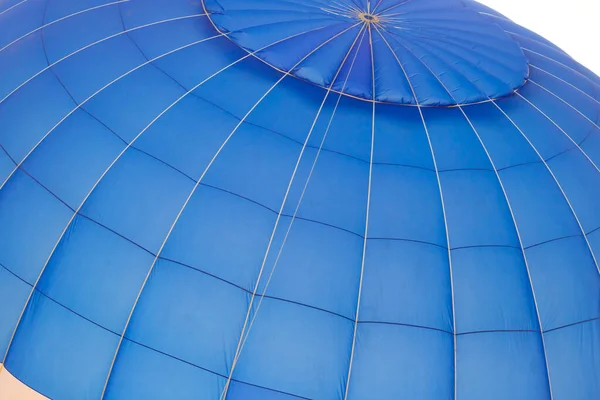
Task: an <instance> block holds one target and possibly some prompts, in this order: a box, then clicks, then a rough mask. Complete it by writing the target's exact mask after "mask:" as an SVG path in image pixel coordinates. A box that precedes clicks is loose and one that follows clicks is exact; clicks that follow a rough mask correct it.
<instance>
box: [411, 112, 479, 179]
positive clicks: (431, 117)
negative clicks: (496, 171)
mask: <svg viewBox="0 0 600 400" xmlns="http://www.w3.org/2000/svg"><path fill="white" fill-rule="evenodd" d="M423 116H424V118H425V123H426V124H427V131H428V132H429V137H430V138H431V144H432V146H433V152H434V153H435V159H436V162H437V167H438V169H439V170H440V171H444V170H454V169H491V166H490V161H489V159H488V157H487V155H486V154H485V151H484V150H483V148H482V147H481V143H480V142H479V140H478V139H477V136H476V135H475V133H474V132H473V128H471V126H470V125H469V122H468V121H467V119H466V118H465V117H464V115H463V113H462V112H461V111H460V109H458V108H450V109H446V108H424V109H423Z"/></svg>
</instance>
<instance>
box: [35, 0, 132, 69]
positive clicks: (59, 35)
mask: <svg viewBox="0 0 600 400" xmlns="http://www.w3.org/2000/svg"><path fill="white" fill-rule="evenodd" d="M50 3H52V2H50ZM106 3H109V1H106ZM46 21H48V20H46ZM122 30H123V25H122V24H121V18H120V16H119V6H118V4H114V5H110V6H106V7H101V8H96V9H94V10H90V11H88V12H84V13H81V14H78V15H74V16H72V17H70V18H66V19H64V20H62V21H60V23H56V24H53V25H50V26H48V27H46V28H44V29H43V31H42V33H41V35H42V38H43V44H44V49H45V51H46V54H47V57H48V61H49V62H50V63H53V62H55V61H56V60H59V59H61V58H62V57H64V56H66V55H68V54H70V53H72V52H74V51H76V50H78V49H80V48H81V47H83V46H85V45H87V44H90V43H93V42H95V41H97V40H100V39H103V38H105V37H107V36H110V35H113V34H115V33H117V32H120V31H122Z"/></svg>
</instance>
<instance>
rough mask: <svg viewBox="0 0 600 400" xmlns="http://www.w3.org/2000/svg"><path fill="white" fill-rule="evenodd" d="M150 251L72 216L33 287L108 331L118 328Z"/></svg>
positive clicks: (149, 260)
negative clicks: (67, 227) (67, 228)
mask: <svg viewBox="0 0 600 400" xmlns="http://www.w3.org/2000/svg"><path fill="white" fill-rule="evenodd" d="M153 260H154V256H152V255H151V254H150V253H148V252H146V251H144V250H142V249H141V248H139V247H138V246H136V245H134V244H133V243H131V242H129V241H127V240H126V239H124V238H122V237H120V236H118V235H117V234H115V233H114V232H111V231H109V230H107V229H106V228H104V227H102V226H100V225H97V224H96V223H94V222H92V221H90V220H88V219H87V218H85V217H82V216H77V217H76V218H75V220H74V221H73V223H72V224H71V226H70V227H69V230H68V231H67V233H66V234H65V236H64V238H63V240H62V241H61V244H60V245H59V246H58V248H57V249H56V252H55V253H54V256H53V257H52V259H51V260H50V262H49V263H48V266H47V267H46V270H45V271H44V274H43V275H42V278H41V280H40V282H39V284H38V288H39V290H40V291H42V292H43V293H44V294H46V295H48V296H49V297H51V298H52V299H54V300H56V301H58V302H59V303H61V304H64V305H65V306H66V307H68V308H70V309H71V310H73V311H75V312H77V313H78V314H80V315H82V316H83V317H85V318H87V319H89V320H91V321H94V322H95V323H97V324H99V325H101V326H103V327H106V328H108V329H110V330H112V331H113V332H119V333H120V332H122V331H123V328H124V326H125V322H126V321H127V318H128V317H129V313H130V311H131V307H132V306H133V303H134V302H135V299H136V297H137V295H138V292H139V290H140V288H141V286H142V282H143V281H144V278H145V277H146V274H147V272H148V269H149V268H150V265H151V264H152V261H153Z"/></svg>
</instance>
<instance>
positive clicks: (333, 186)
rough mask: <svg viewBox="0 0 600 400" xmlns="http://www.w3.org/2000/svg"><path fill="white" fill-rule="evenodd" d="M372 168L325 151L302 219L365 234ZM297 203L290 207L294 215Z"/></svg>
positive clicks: (306, 194)
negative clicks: (370, 170)
mask: <svg viewBox="0 0 600 400" xmlns="http://www.w3.org/2000/svg"><path fill="white" fill-rule="evenodd" d="M368 186H369V165H368V164H366V163H364V162H361V161H359V160H356V159H353V158H349V157H345V156H343V155H340V154H335V153H331V152H321V155H320V156H319V160H318V162H317V164H316V167H315V170H314V172H313V174H312V177H311V179H310V182H309V185H308V187H307V189H306V193H305V196H304V199H303V201H302V204H301V205H300V209H299V211H298V217H299V218H305V219H309V220H313V221H317V222H321V223H324V224H328V225H333V226H334V227H337V228H341V229H345V230H348V231H350V232H352V233H355V234H357V235H364V231H365V221H366V210H367V189H368ZM295 206H296V204H289V205H288V207H287V208H286V210H285V211H286V213H291V212H293V211H291V210H293V209H294V208H295Z"/></svg>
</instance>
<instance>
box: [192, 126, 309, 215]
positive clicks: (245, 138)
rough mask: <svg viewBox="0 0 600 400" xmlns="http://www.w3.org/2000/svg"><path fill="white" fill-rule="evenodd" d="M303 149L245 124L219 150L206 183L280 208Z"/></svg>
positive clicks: (282, 138) (205, 178) (206, 177)
mask: <svg viewBox="0 0 600 400" xmlns="http://www.w3.org/2000/svg"><path fill="white" fill-rule="evenodd" d="M301 149H302V146H301V145H299V144H298V143H296V142H293V141H291V140H289V139H287V138H284V137H281V136H279V135H277V134H274V133H273V132H270V131H267V130H265V129H262V128H258V127H256V126H254V125H250V124H244V125H242V126H240V127H239V129H237V130H236V131H235V133H234V134H233V136H232V137H231V139H230V140H229V141H228V142H227V145H226V146H225V147H224V148H223V150H222V151H221V152H220V153H219V155H218V157H217V158H216V159H215V161H214V163H213V164H212V165H211V167H210V169H209V170H208V172H207V174H206V176H205V177H204V179H203V183H205V184H206V185H210V186H214V187H218V188H219V189H223V190H226V191H228V192H232V193H235V194H236V195H238V196H241V197H244V198H247V199H249V200H251V201H255V202H257V203H259V204H262V205H264V206H266V207H268V208H270V209H272V210H276V211H279V208H280V207H281V203H282V201H283V199H284V196H285V193H286V189H287V188H288V185H289V184H290V180H291V178H292V173H293V172H294V167H295V166H296V162H297V160H298V157H299V155H300V151H301ZM267 183H268V184H267Z"/></svg>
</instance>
